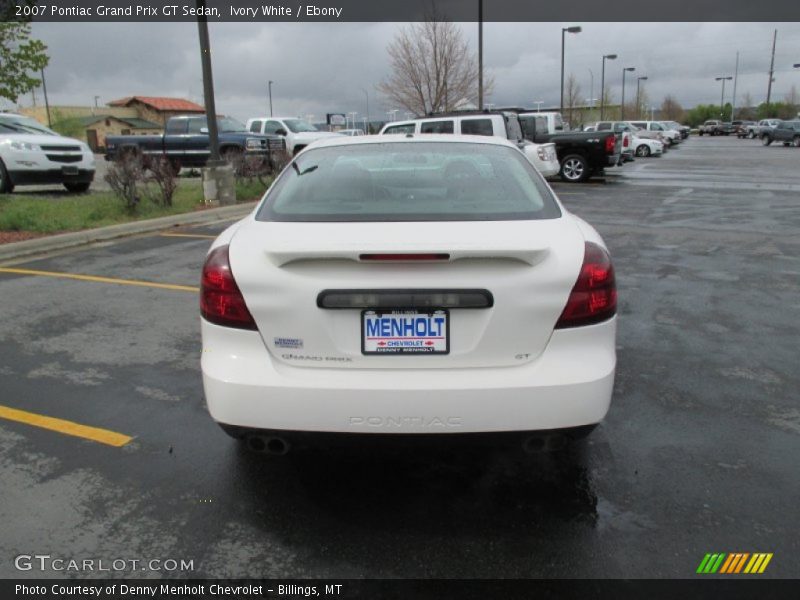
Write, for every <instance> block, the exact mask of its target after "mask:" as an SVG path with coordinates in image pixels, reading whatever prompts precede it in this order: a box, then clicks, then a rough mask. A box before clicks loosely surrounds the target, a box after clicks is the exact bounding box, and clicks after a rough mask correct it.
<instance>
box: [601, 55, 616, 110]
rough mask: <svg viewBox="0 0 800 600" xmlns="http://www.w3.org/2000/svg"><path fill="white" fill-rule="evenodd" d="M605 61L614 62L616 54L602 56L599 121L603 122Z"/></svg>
mask: <svg viewBox="0 0 800 600" xmlns="http://www.w3.org/2000/svg"><path fill="white" fill-rule="evenodd" d="M606 59H608V60H616V59H617V55H616V54H604V55H603V73H602V75H601V77H600V120H601V121H602V120H603V117H604V116H605V108H606Z"/></svg>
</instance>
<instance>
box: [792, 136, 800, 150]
mask: <svg viewBox="0 0 800 600" xmlns="http://www.w3.org/2000/svg"><path fill="white" fill-rule="evenodd" d="M792 146H794V147H795V148H800V135H796V136H794V139H793V140H792Z"/></svg>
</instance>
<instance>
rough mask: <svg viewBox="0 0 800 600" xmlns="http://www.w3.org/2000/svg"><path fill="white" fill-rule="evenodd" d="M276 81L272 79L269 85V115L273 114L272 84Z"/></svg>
mask: <svg viewBox="0 0 800 600" xmlns="http://www.w3.org/2000/svg"><path fill="white" fill-rule="evenodd" d="M273 83H275V82H274V81H272V80H271V79H270V81H269V83H268V84H267V87H268V88H269V116H270V117H271V116H272V84H273Z"/></svg>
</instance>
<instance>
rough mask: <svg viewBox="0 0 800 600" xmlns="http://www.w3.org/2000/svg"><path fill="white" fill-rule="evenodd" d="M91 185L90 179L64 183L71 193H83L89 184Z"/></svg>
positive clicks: (87, 189)
mask: <svg viewBox="0 0 800 600" xmlns="http://www.w3.org/2000/svg"><path fill="white" fill-rule="evenodd" d="M91 185H92V182H91V181H83V182H81V183H65V184H64V187H65V188H67V191H68V192H69V193H71V194H84V193H86V192H88V191H89V186H91Z"/></svg>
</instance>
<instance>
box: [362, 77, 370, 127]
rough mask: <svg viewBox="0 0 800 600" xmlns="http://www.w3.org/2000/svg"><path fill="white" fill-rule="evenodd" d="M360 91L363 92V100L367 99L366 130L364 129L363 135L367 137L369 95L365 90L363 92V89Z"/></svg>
mask: <svg viewBox="0 0 800 600" xmlns="http://www.w3.org/2000/svg"><path fill="white" fill-rule="evenodd" d="M361 91H362V92H364V98H366V99H367V112H366V119H367V120H366V124H367V125H366V128H365V129H364V133H365V134H366V135H369V94H368V93H367V90H365V89H364V88H361Z"/></svg>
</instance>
